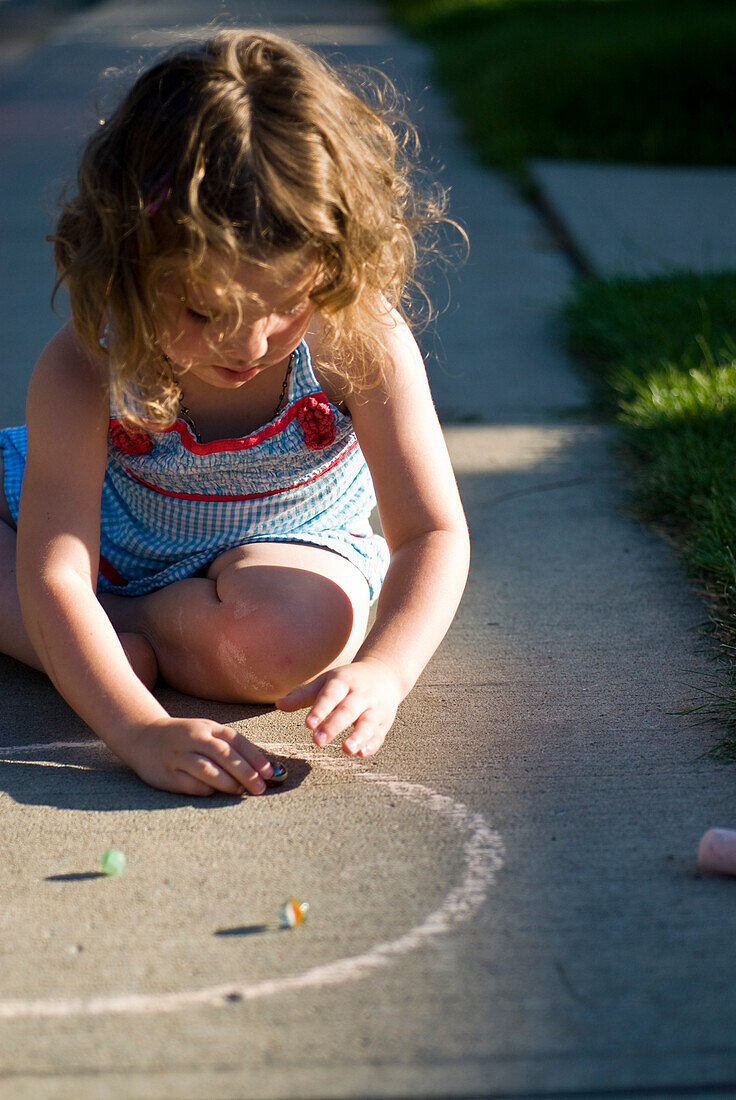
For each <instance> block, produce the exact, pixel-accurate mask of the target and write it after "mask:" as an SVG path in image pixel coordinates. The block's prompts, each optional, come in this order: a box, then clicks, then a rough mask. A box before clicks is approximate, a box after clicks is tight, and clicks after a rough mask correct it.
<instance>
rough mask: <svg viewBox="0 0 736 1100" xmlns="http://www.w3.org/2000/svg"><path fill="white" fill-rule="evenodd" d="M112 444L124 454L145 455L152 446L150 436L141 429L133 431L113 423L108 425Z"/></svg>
mask: <svg viewBox="0 0 736 1100" xmlns="http://www.w3.org/2000/svg"><path fill="white" fill-rule="evenodd" d="M110 435H111V436H112V443H113V446H114V447H115V448H116V449H117V450H118V451H122V453H123V454H124V455H147V454H148V452H149V451H150V450H151V448H152V447H153V443H151V440H150V438H149V437H148V436H147V435H146V433H145V432H144V431H142V430H138V431H134V430H131V429H129V428H124V427H123V425H122V424H120V423H115V424H112V425H111V426H110Z"/></svg>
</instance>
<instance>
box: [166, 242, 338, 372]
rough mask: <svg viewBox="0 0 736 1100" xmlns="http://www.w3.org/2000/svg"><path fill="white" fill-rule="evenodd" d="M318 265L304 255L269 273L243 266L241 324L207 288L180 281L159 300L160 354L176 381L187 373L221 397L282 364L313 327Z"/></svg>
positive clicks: (238, 278) (239, 275) (281, 260)
mask: <svg viewBox="0 0 736 1100" xmlns="http://www.w3.org/2000/svg"><path fill="white" fill-rule="evenodd" d="M316 275H317V265H316V263H315V262H314V260H313V259H311V258H308V257H306V254H305V253H299V254H294V255H292V256H288V257H285V258H279V260H278V261H277V262H276V263H275V264H274V265H273V266H272V267H268V268H263V267H261V266H259V265H258V264H255V263H251V262H249V261H244V262H243V263H241V264H240V265H239V267H238V268H237V270H236V272H235V280H236V282H237V283H238V284H239V285H240V287H241V288H242V292H243V301H242V323H241V325H240V327H239V328H237V331H235V330H236V322H237V314H233V313H229V314H228V313H223V312H222V306H221V304H220V303H219V302H218V299H217V296H216V294H215V293H214V292H213V291H211V290H209V289H208V288H207V286H206V284H204V283H202V284H197V285H196V286H190V285H187V283H186V281H185V280H184V278H182V277H177V275H176V273H174V276H173V278H172V280H171V285H170V288H167V290H166V291H165V293H163V294H162V296H161V302H162V309H161V313H160V321H159V324H158V326H157V337H158V342H159V346H160V347H161V350H162V351H163V353H164V355H165V356H166V357H167V359H168V360H169V361H170V362H171V363H172V365H173V366H174V369H175V371H176V373H177V374H180V373H183V372H189V373H191V374H192V375H194V376H195V377H196V378H198V379H200V380H201V381H203V382H206V383H208V384H209V385H212V386H216V387H218V388H221V389H232V388H239V387H240V386H243V385H245V383H246V382H249V381H250V380H251V379H252V378H255V377H256V375H257V374H259V373H260V372H261V371H264V370H267V369H268V368H269V367H274V366H278V365H279V364H283V362H284V360H285V359H288V357H289V355H291V353H292V351H294V349H295V348H296V347H297V345H298V344H299V342H300V341H301V339H302V338H303V336H304V334H305V333H306V331H307V328H308V327H309V322H310V320H311V318H312V314H313V313H314V306H313V305H312V303H311V302H310V300H309V292H310V290H311V289H312V287H313V286H314V283H315V278H316Z"/></svg>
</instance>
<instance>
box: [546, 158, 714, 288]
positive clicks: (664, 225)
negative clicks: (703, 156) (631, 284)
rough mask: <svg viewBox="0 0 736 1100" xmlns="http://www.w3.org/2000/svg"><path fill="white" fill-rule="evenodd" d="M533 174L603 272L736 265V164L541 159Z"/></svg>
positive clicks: (643, 273)
mask: <svg viewBox="0 0 736 1100" xmlns="http://www.w3.org/2000/svg"><path fill="white" fill-rule="evenodd" d="M529 170H530V173H531V176H532V178H533V180H534V181H535V183H536V184H537V186H538V188H539V191H540V194H541V196H542V197H543V199H544V201H545V203H546V204H547V206H548V207H549V209H550V210H552V211H553V212H554V214H555V215H556V216H557V218H559V220H560V221H561V222H562V224H563V225H564V226H565V228H566V229H567V232H568V234H569V237H570V239H571V240H572V242H573V243H574V245H575V247H576V249H577V250H578V253H579V254H580V255H581V256H582V257H584V259H585V260H586V261H587V264H588V265H589V267H590V268H592V269H593V270H594V271H595V272H596V273H597V274H599V275H603V276H613V275H625V276H637V277H645V276H649V275H670V274H672V273H674V272H676V271H697V272H701V273H702V272H708V271H723V270H727V269H733V268H734V267H736V218H735V217H734V213H733V209H734V195H736V169H734V168H669V167H648V166H643V165H629V164H591V163H587V162H585V161H552V160H535V161H532V162H531V164H530V165H529Z"/></svg>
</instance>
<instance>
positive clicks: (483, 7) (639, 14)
mask: <svg viewBox="0 0 736 1100" xmlns="http://www.w3.org/2000/svg"><path fill="white" fill-rule="evenodd" d="M385 2H386V5H387V8H388V10H389V12H390V13H391V15H392V17H393V18H394V19H395V21H396V22H397V23H398V24H400V25H401V26H403V27H404V28H405V29H406V30H408V31H409V32H410V33H413V34H415V35H418V36H419V37H421V38H423V39H425V40H426V41H427V42H428V43H429V44H430V45H431V48H432V51H433V54H434V59H435V71H436V76H437V78H438V81H439V83H440V84H441V85H444V87H445V88H446V89H447V90H448V92H449V95H450V98H451V101H452V104H453V107H454V110H455V112H456V113H457V114H458V115H459V116H460V117H461V118H462V119H463V120H464V123H465V126H466V129H467V133H468V136H469V138H470V140H471V141H472V143H473V144H474V145H475V147H476V148H477V149H478V151H479V153H480V155H481V157H482V159H483V160H484V161H485V162H486V163H488V164H490V165H494V166H497V167H501V168H504V169H506V170H509V171H510V172H512V173H513V174H515V175H517V176H519V177H521V178H523V176H524V167H523V166H524V162H525V160H527V159H528V158H530V157H564V158H571V159H575V158H579V159H587V160H600V161H629V162H632V163H640V164H643V163H650V164H655V163H656V164H736V128H735V127H734V125H733V118H734V117H735V110H736V81H735V80H734V79H733V66H734V57H735V56H736V4H734V3H733V2H732V0H385Z"/></svg>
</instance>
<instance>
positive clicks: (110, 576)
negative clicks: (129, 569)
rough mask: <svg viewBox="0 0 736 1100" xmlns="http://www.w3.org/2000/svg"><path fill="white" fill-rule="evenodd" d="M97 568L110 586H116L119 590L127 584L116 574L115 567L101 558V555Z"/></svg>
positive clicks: (122, 577)
mask: <svg viewBox="0 0 736 1100" xmlns="http://www.w3.org/2000/svg"><path fill="white" fill-rule="evenodd" d="M98 568H99V571H100V573H101V574H102V576H103V577H104V578H105V580H106V581H109V582H110V584H116V585H118V586H119V587H120V588H124V587H125V585H126V584H127V583H128V582H127V580H126V579H125V577H124V576H123V575H122V573H118V571H117V569H116V568H115V566H114V565H112V564H111V563H110V562H109V561H108V560H107V558H103V556H102V554H100V564H99V566H98Z"/></svg>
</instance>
